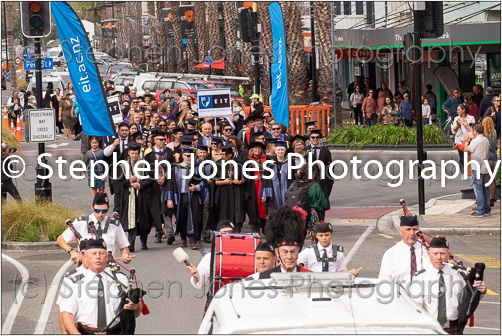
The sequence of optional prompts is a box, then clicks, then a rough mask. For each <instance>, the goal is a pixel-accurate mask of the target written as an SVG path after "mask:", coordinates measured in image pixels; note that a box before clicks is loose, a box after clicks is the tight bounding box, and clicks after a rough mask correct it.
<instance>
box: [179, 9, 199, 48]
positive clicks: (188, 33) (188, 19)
mask: <svg viewBox="0 0 502 336" xmlns="http://www.w3.org/2000/svg"><path fill="white" fill-rule="evenodd" d="M194 13H195V7H194V6H193V5H189V6H180V19H181V38H184V39H187V40H190V39H195V38H196V37H197V36H196V31H195V14H194Z"/></svg>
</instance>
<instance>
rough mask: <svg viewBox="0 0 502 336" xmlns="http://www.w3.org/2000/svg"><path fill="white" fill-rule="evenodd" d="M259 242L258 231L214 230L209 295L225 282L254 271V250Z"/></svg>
mask: <svg viewBox="0 0 502 336" xmlns="http://www.w3.org/2000/svg"><path fill="white" fill-rule="evenodd" d="M259 242H260V235H259V234H258V233H252V234H240V233H238V234H237V233H231V234H227V233H220V232H215V238H214V240H213V244H212V248H211V275H210V279H211V283H210V285H209V288H210V290H209V295H210V296H214V294H216V293H217V292H218V290H219V289H220V288H221V287H223V286H225V285H226V284H229V283H231V282H235V281H239V280H241V279H243V278H247V277H248V276H250V275H251V274H253V273H255V272H256V265H255V260H254V251H255V249H256V245H258V243H259Z"/></svg>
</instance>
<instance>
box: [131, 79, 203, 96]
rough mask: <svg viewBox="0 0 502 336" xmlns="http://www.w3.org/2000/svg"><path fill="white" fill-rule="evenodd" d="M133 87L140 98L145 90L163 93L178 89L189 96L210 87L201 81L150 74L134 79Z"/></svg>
mask: <svg viewBox="0 0 502 336" xmlns="http://www.w3.org/2000/svg"><path fill="white" fill-rule="evenodd" d="M133 87H134V88H135V89H136V90H137V92H136V95H137V96H142V95H143V94H144V93H145V90H146V89H148V90H150V92H157V91H159V90H160V91H164V90H166V89H180V90H187V92H190V93H191V94H193V93H197V90H199V89H203V90H206V89H210V87H209V86H208V85H207V84H205V83H203V82H202V81H197V80H188V79H177V78H165V77H158V76H155V75H151V74H148V75H146V74H145V75H141V76H137V77H136V78H135V79H134V84H133Z"/></svg>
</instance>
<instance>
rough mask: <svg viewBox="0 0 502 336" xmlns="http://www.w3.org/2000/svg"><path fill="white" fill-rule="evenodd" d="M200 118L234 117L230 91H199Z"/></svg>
mask: <svg viewBox="0 0 502 336" xmlns="http://www.w3.org/2000/svg"><path fill="white" fill-rule="evenodd" d="M197 100H198V104H197V107H198V110H199V118H212V117H225V116H231V115H232V107H231V103H232V99H230V89H213V90H197Z"/></svg>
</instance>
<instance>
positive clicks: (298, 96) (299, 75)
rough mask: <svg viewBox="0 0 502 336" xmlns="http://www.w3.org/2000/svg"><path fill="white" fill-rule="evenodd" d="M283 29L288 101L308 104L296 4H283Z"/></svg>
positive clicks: (292, 103) (306, 75)
mask: <svg viewBox="0 0 502 336" xmlns="http://www.w3.org/2000/svg"><path fill="white" fill-rule="evenodd" d="M282 8H283V11H284V18H285V22H284V23H285V24H284V26H285V29H286V35H287V37H288V39H287V42H288V51H289V57H288V59H289V73H288V75H289V78H288V89H289V101H290V103H291V105H304V104H308V100H309V99H308V95H307V88H308V79H307V77H308V71H307V60H306V58H305V56H304V51H303V34H302V18H301V13H300V7H299V6H298V3H297V2H289V1H287V2H283V4H282Z"/></svg>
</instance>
